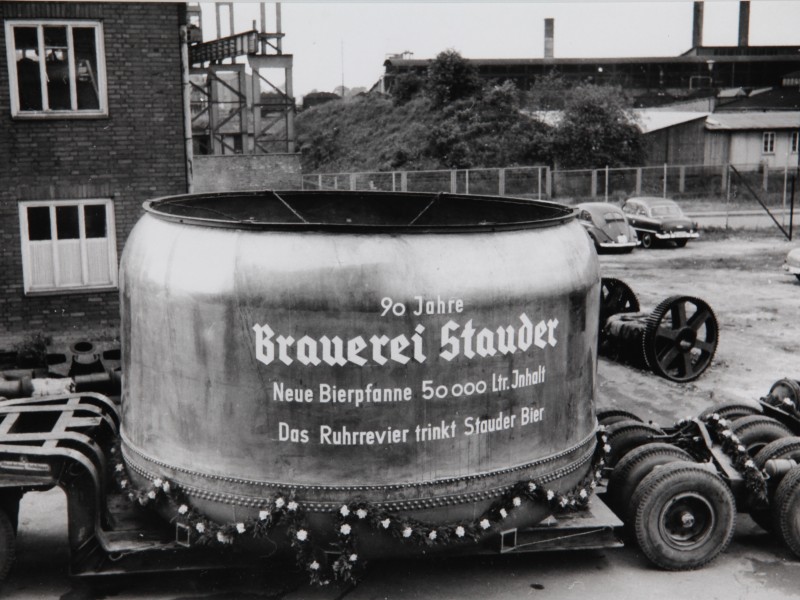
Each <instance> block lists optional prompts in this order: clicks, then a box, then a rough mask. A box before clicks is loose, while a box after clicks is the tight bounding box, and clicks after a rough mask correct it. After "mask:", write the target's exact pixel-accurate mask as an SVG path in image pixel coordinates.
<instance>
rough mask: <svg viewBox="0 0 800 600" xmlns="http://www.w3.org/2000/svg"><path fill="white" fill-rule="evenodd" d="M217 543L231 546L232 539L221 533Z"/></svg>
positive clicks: (218, 533)
mask: <svg viewBox="0 0 800 600" xmlns="http://www.w3.org/2000/svg"><path fill="white" fill-rule="evenodd" d="M217 541H218V542H219V543H220V544H230V543H231V539H230V538H229V537H228V536H227V535H225V534H224V533H222V532H221V531H218V532H217Z"/></svg>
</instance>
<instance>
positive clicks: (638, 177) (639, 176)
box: [636, 167, 642, 196]
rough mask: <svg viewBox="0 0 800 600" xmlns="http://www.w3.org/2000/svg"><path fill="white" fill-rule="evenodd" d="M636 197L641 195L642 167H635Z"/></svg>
mask: <svg viewBox="0 0 800 600" xmlns="http://www.w3.org/2000/svg"><path fill="white" fill-rule="evenodd" d="M636 195H637V196H641V195H642V167H636Z"/></svg>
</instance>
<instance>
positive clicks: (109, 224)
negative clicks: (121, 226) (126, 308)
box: [19, 198, 118, 295]
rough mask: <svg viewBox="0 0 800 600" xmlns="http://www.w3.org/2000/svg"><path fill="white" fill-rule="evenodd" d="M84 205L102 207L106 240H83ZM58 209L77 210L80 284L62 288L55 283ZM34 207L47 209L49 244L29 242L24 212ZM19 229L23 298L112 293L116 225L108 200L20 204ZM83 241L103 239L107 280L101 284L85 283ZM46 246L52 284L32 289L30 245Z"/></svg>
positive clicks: (26, 217)
mask: <svg viewBox="0 0 800 600" xmlns="http://www.w3.org/2000/svg"><path fill="white" fill-rule="evenodd" d="M86 205H102V206H104V207H105V213H106V237H105V238H87V237H86V224H85V219H84V211H83V207H84V206H86ZM59 206H77V207H78V225H79V237H78V245H79V248H80V257H81V264H80V270H81V283H80V284H77V285H76V284H64V283H61V282H60V281H59V278H60V277H59V262H60V261H59V248H60V246H59V244H58V239H57V235H56V208H57V207H59ZM35 207H48V208H49V209H50V239H49V240H30V239H29V237H28V236H29V231H28V209H29V208H35ZM19 225H20V243H21V245H22V273H23V281H24V289H25V294H26V295H38V294H63V293H70V292H83V291H97V290H116V289H117V286H118V273H117V236H116V222H115V217H114V202H113V201H112V200H111V199H108V198H87V199H80V200H30V201H21V202H20V203H19ZM87 239H105V241H106V244H107V246H108V248H107V252H108V273H109V279H108V281H106V282H103V283H89V272H88V269H89V264H88V251H87ZM37 243H39V244H42V245H45V244H47V243H49V244H50V246H51V252H52V261H53V262H52V269H53V274H54V280H55V281H54V283H53V284H51V285H34V284H33V281H32V280H33V277H32V275H33V273H32V267H33V266H32V260H33V257H32V252H31V249H32V245H33V244H37Z"/></svg>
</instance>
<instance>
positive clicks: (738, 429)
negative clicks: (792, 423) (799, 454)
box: [730, 415, 792, 456]
mask: <svg viewBox="0 0 800 600" xmlns="http://www.w3.org/2000/svg"><path fill="white" fill-rule="evenodd" d="M730 429H731V432H732V433H733V434H735V435H736V437H738V438H739V441H740V442H741V444H742V445H743V446H744V447H745V448H746V449H747V453H748V454H750V456H755V455H756V454H758V452H759V451H760V450H761V449H762V448H763V447H764V446H766V445H767V444H769V443H770V442H774V441H775V440H779V439H781V438H784V437H791V435H792V430H791V429H789V428H788V427H787V426H786V425H784V424H783V423H781V422H780V421H776V420H775V419H773V418H772V417H765V416H762V415H750V416H747V417H741V418H739V419H736V420H735V421H734V422H733V424H732V425H731V428H730Z"/></svg>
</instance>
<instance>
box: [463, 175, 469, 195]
mask: <svg viewBox="0 0 800 600" xmlns="http://www.w3.org/2000/svg"><path fill="white" fill-rule="evenodd" d="M464 187H465V190H464V193H465V194H469V169H467V170H466V171H465V172H464Z"/></svg>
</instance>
